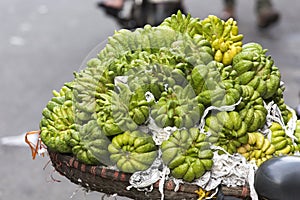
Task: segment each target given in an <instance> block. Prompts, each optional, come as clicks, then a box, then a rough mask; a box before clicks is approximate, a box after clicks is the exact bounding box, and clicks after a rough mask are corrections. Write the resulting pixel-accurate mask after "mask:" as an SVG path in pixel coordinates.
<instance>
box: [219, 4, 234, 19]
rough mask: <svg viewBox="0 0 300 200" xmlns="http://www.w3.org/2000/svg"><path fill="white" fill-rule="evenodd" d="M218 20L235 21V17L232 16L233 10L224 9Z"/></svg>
mask: <svg viewBox="0 0 300 200" xmlns="http://www.w3.org/2000/svg"><path fill="white" fill-rule="evenodd" d="M220 18H221V19H222V20H224V21H227V20H228V19H230V18H232V19H234V20H235V15H234V9H233V8H231V7H230V8H225V9H224V10H223V11H222V13H221V16H220Z"/></svg>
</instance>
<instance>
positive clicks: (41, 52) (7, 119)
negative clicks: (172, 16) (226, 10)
mask: <svg viewBox="0 0 300 200" xmlns="http://www.w3.org/2000/svg"><path fill="white" fill-rule="evenodd" d="M96 3H97V1H95V0H88V1H82V0H60V1H49V0H47V1H46V0H27V1H21V0H1V1H0V21H1V23H0V60H1V67H0V85H1V87H2V95H1V98H0V138H2V139H3V138H4V137H12V136H20V135H21V134H23V133H24V132H27V131H31V130H37V129H38V128H39V120H40V118H41V111H42V109H43V108H44V107H45V105H46V103H47V102H48V100H49V99H50V98H51V97H52V93H51V91H52V90H53V89H55V90H59V89H60V87H61V86H62V85H63V83H65V82H68V81H70V80H72V79H73V71H77V70H79V69H80V68H83V67H84V63H85V62H86V61H87V57H91V56H95V55H93V53H95V51H92V50H93V49H94V48H95V47H96V46H97V45H99V44H100V47H101V44H103V43H105V40H106V39H107V37H108V36H110V35H112V34H113V32H114V31H115V30H117V29H119V28H120V27H119V26H118V24H116V22H115V21H114V20H113V19H112V18H109V17H107V16H106V15H105V14H104V13H103V12H102V11H101V10H99V9H98V8H97V7H96ZM221 3H222V2H221V1H218V0H203V1H199V0H186V1H185V5H186V8H187V10H188V11H189V12H190V13H191V14H192V16H193V17H199V18H205V17H206V16H207V15H209V14H215V15H218V14H219V13H220V10H221V8H222V4H221ZM274 6H275V7H276V8H277V9H279V10H280V12H281V15H282V17H281V21H280V23H279V24H278V25H277V26H274V27H271V28H270V29H268V30H266V31H260V30H258V29H257V28H256V24H255V20H256V18H255V15H254V1H239V2H238V8H237V9H238V23H239V28H240V32H241V33H242V34H244V36H245V39H244V42H249V41H255V42H258V43H261V44H262V45H263V47H264V48H266V49H268V50H269V51H268V54H269V55H271V56H272V57H273V59H274V60H275V64H276V65H277V66H278V67H279V69H280V71H281V74H282V80H283V81H284V82H285V84H286V91H285V101H286V103H287V104H288V105H290V106H291V107H295V106H296V105H297V104H298V100H299V98H298V93H299V91H300V89H299V87H298V85H299V84H300V78H299V76H300V64H299V63H300V53H299V52H300V51H299V50H300V25H299V19H300V13H299V10H300V4H299V3H298V1H297V0H289V1H280V0H276V1H274ZM98 48H99V46H98ZM90 52H92V53H90ZM22 138H23V137H19V139H18V138H16V140H15V141H16V144H14V145H7V144H3V143H1V144H0V159H1V162H0V200H21V199H22V200H66V199H73V200H83V199H86V200H96V199H102V198H104V199H114V198H116V199H126V198H125V197H107V196H105V195H104V194H101V193H97V192H91V193H86V192H85V191H84V190H82V189H81V188H79V187H78V186H76V185H75V184H73V183H71V182H69V181H68V180H67V179H65V178H64V177H62V176H60V175H59V174H58V173H56V172H54V171H53V168H52V167H51V165H47V167H46V169H43V168H44V166H45V165H46V164H47V162H48V160H49V158H48V157H45V158H42V157H39V158H37V159H36V160H32V159H31V153H30V150H29V148H28V147H26V146H25V145H24V144H23V140H22ZM9 139H11V138H9ZM1 141H2V142H3V141H5V140H1ZM10 141H11V140H10ZM51 176H53V177H54V178H55V179H58V180H60V181H61V182H59V183H58V182H54V181H53V180H52V179H51Z"/></svg>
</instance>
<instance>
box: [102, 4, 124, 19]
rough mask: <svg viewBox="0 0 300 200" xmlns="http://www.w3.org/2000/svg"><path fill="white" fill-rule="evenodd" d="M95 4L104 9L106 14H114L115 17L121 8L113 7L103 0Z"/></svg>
mask: <svg viewBox="0 0 300 200" xmlns="http://www.w3.org/2000/svg"><path fill="white" fill-rule="evenodd" d="M97 5H98V7H100V8H103V9H105V12H106V13H107V14H109V15H112V16H115V17H118V16H119V12H120V11H121V10H122V8H114V7H111V6H108V5H106V4H105V3H104V2H100V3H98V4H97Z"/></svg>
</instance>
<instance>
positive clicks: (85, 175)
mask: <svg viewBox="0 0 300 200" xmlns="http://www.w3.org/2000/svg"><path fill="white" fill-rule="evenodd" d="M48 152H49V156H50V159H51V162H52V165H53V167H54V168H55V170H56V171H58V172H59V173H60V174H61V175H63V176H65V177H66V178H68V179H69V180H70V181H71V182H73V183H75V184H77V185H81V186H83V187H84V188H87V189H89V190H92V191H98V192H103V193H105V194H108V195H112V194H118V195H119V196H126V197H129V198H132V199H137V200H144V199H161V194H160V192H159V190H158V187H159V181H157V182H156V183H155V184H154V185H153V188H154V189H153V190H152V191H151V192H148V193H146V192H141V191H138V190H137V189H135V188H131V189H130V190H127V189H126V187H127V186H129V179H130V176H131V174H130V173H123V172H119V171H116V170H112V169H108V168H106V167H103V166H91V165H86V164H83V163H81V162H79V161H78V160H77V159H76V158H75V157H74V156H72V155H67V154H60V153H57V152H53V151H49V150H48ZM175 186H176V185H175V183H174V182H173V181H172V180H167V181H166V182H165V184H164V194H165V198H164V199H170V200H171V199H174V200H181V199H191V200H192V199H195V200H196V199H198V198H199V196H198V194H197V193H195V191H196V190H198V189H199V187H198V186H196V185H193V184H189V183H184V184H181V185H180V187H179V190H178V191H177V192H175V191H174V189H175ZM222 191H223V193H224V195H228V196H236V197H239V198H247V197H249V189H248V188H247V187H232V188H228V187H224V186H223V187H222Z"/></svg>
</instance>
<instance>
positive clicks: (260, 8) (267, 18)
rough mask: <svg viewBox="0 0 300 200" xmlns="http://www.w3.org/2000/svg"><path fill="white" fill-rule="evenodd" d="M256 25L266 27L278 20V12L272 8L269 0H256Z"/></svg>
mask: <svg viewBox="0 0 300 200" xmlns="http://www.w3.org/2000/svg"><path fill="white" fill-rule="evenodd" d="M255 9H256V14H257V25H258V27H260V28H267V27H269V26H270V25H272V24H274V23H276V22H277V21H278V20H279V17H280V14H279V13H278V12H277V11H276V10H274V8H273V5H272V2H271V0H256V8H255Z"/></svg>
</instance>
